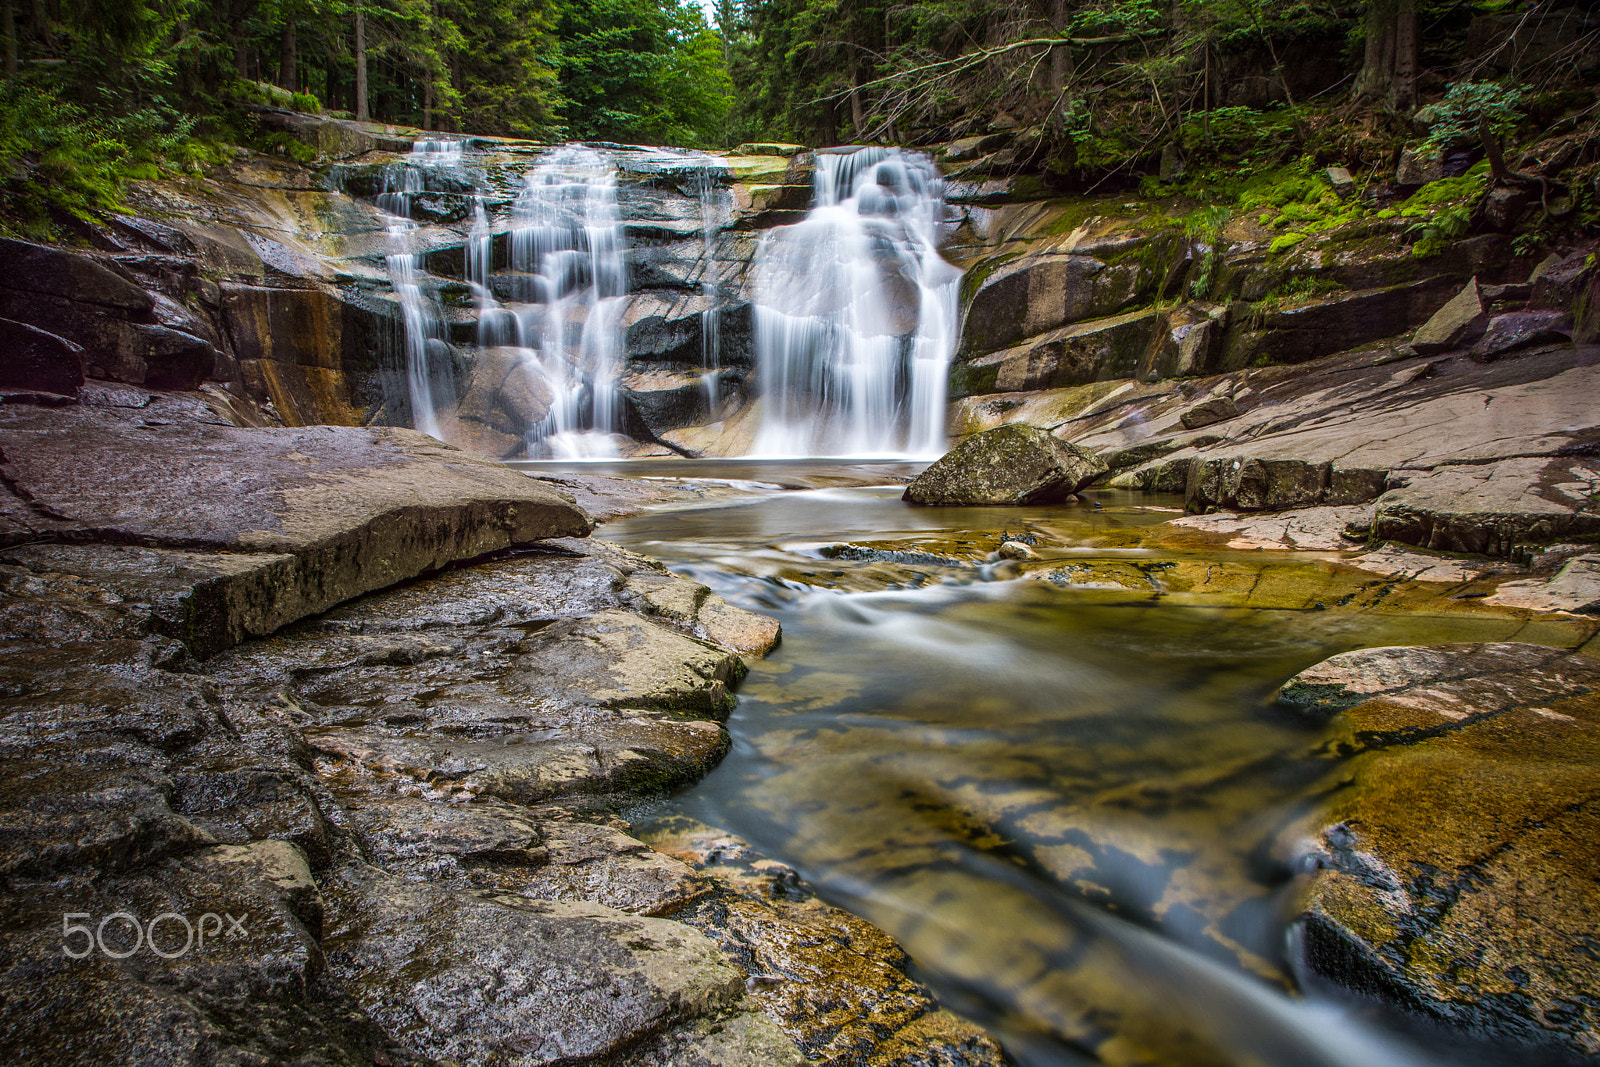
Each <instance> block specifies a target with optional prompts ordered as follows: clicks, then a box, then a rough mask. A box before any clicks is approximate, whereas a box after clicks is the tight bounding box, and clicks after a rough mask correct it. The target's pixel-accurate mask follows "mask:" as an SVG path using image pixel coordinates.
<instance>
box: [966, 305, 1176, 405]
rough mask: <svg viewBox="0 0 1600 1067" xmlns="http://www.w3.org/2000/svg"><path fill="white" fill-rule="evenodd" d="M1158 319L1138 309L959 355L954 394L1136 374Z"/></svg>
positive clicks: (1027, 388) (1056, 385)
mask: <svg viewBox="0 0 1600 1067" xmlns="http://www.w3.org/2000/svg"><path fill="white" fill-rule="evenodd" d="M1158 323H1159V317H1158V316H1157V315H1156V314H1154V313H1152V312H1147V311H1134V312H1129V313H1128V314H1126V315H1118V316H1115V317H1113V318H1109V319H1092V320H1090V321H1088V322H1081V323H1077V324H1075V325H1072V326H1066V327H1063V328H1062V329H1059V330H1052V331H1051V332H1049V333H1045V334H1041V335H1039V336H1038V337H1033V338H1029V339H1028V340H1027V341H1026V342H1025V343H1023V344H1021V345H1018V346H1016V347H1013V348H1007V349H1003V350H1001V351H999V352H991V353H989V354H988V355H984V356H978V357H976V358H973V359H963V358H961V357H959V356H958V357H957V360H956V363H955V364H954V365H953V366H952V367H951V370H950V387H951V394H952V395H953V396H972V395H974V394H979V393H1002V392H1003V393H1012V392H1022V391H1031V390H1035V389H1059V388H1062V387H1064V386H1069V385H1083V384H1086V383H1088V382H1095V381H1105V380H1108V379H1112V378H1131V377H1134V376H1135V375H1137V374H1138V371H1139V367H1140V364H1141V361H1142V360H1143V359H1144V357H1145V356H1146V355H1147V353H1149V352H1150V350H1151V347H1152V344H1153V342H1154V341H1155V339H1156V336H1157V327H1158Z"/></svg>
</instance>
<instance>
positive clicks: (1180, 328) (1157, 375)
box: [1138, 305, 1227, 382]
mask: <svg viewBox="0 0 1600 1067" xmlns="http://www.w3.org/2000/svg"><path fill="white" fill-rule="evenodd" d="M1226 314H1227V313H1226V310H1225V309H1207V308H1205V307H1200V306H1195V305H1181V306H1179V307H1175V308H1169V309H1166V310H1164V311H1161V312H1158V315H1159V316H1160V319H1161V322H1160V325H1159V326H1158V328H1157V329H1156V333H1155V337H1154V339H1153V340H1152V342H1151V345H1150V348H1149V349H1148V350H1147V351H1146V353H1145V355H1144V357H1143V358H1142V359H1140V361H1139V371H1138V378H1139V380H1140V381H1146V382H1149V381H1157V380H1159V379H1162V378H1186V377H1189V376H1191V375H1195V374H1203V373H1205V372H1206V371H1208V370H1211V369H1212V368H1213V366H1214V365H1215V360H1216V355H1217V351H1218V349H1219V347H1220V344H1219V342H1220V341H1221V340H1222V327H1223V321H1225V319H1226Z"/></svg>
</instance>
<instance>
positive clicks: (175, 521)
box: [0, 407, 591, 655]
mask: <svg viewBox="0 0 1600 1067" xmlns="http://www.w3.org/2000/svg"><path fill="white" fill-rule="evenodd" d="M0 452H3V454H4V458H5V463H4V465H3V468H0V469H3V470H4V473H5V478H6V481H7V482H8V483H9V484H10V485H12V486H13V487H15V489H16V490H17V491H20V492H23V493H26V494H27V500H28V505H27V506H26V507H23V506H22V504H21V502H20V501H18V502H17V503H16V504H15V505H13V506H12V509H11V510H10V512H9V514H8V517H9V518H11V519H12V522H13V523H14V524H15V527H16V532H14V533H12V534H10V535H9V537H8V539H9V540H10V542H11V543H15V542H17V541H19V540H24V539H27V540H36V541H38V540H43V541H67V540H70V541H76V542H85V541H90V542H93V541H100V542H130V541H131V542H136V543H142V544H144V545H148V546H152V548H155V549H167V550H170V551H174V552H178V553H181V554H182V555H180V556H177V557H172V561H173V562H176V563H177V564H178V565H179V570H178V571H176V572H174V574H173V576H172V577H171V578H169V579H166V584H165V586H164V587H163V588H164V589H165V593H163V594H162V595H164V596H168V597H170V598H171V599H172V600H173V601H175V602H176V603H179V604H182V605H183V607H182V611H181V614H180V618H179V619H178V620H175V621H176V624H177V625H178V626H180V627H181V629H182V634H181V636H182V638H183V639H184V640H185V641H187V642H190V643H191V645H192V647H194V649H195V651H196V652H197V653H199V654H202V655H203V654H208V653H210V652H214V651H217V650H218V649H219V648H225V647H227V646H229V645H231V644H233V643H235V642H237V641H238V640H240V639H242V638H243V637H245V636H250V635H259V634H265V633H270V632H272V631H273V630H276V629H277V628H279V627H281V626H283V625H285V624H286V623H288V622H290V621H292V620H294V619H296V618H300V617H303V616H305V615H308V614H312V613H315V612H318V611H324V610H326V609H328V608H330V607H332V606H333V605H334V604H337V603H339V602H340V601H342V600H347V599H349V598H350V597H353V596H356V595H358V594H360V593H364V592H368V591H370V590H373V589H379V588H382V587H384V586H388V585H392V584H394V583H395V582H398V581H402V580H404V579H406V578H410V577H414V576H415V575H417V574H419V573H421V572H423V571H427V570H433V569H437V568H439V567H441V566H444V565H446V564H448V563H451V562H454V561H456V560H461V559H469V558H472V557H475V556H479V555H482V554H484V553H486V552H491V551H496V550H498V549H502V548H506V547H509V546H511V545H516V544H525V543H527V542H529V541H535V540H539V539H541V538H546V537H559V536H566V535H571V534H585V533H587V532H588V531H589V529H590V528H591V524H590V520H589V518H588V516H587V515H585V514H584V513H583V512H582V511H581V510H579V509H578V508H577V507H576V506H575V505H573V504H572V503H571V502H570V499H568V498H565V497H562V496H561V495H559V494H557V493H555V492H554V491H552V490H551V489H550V488H548V487H547V486H544V485H543V484H541V483H538V482H535V481H532V480H530V479H527V478H524V477H523V476H521V475H519V474H516V473H514V472H512V471H510V470H507V469H506V468H504V467H501V466H499V465H498V464H494V463H491V462H488V461H486V460H480V459H477V458H475V457H472V456H469V455H467V454H466V453H462V452H459V451H457V450H455V449H452V448H449V447H448V446H444V445H440V444H438V443H437V442H435V441H433V440H432V439H431V438H428V437H425V436H424V435H422V434H419V433H416V432H415V431H412V430H396V429H353V428H342V427H314V428H308V429H303V430H242V429H236V428H233V427H222V426H214V425H206V424H184V425H169V424H167V423H166V422H164V421H162V420H159V419H152V420H149V421H146V419H144V418H141V417H140V414H139V412H137V411H133V412H124V411H121V410H118V409H100V408H87V407H81V408H71V409H61V410H59V411H42V410H40V409H32V410H31V411H27V412H24V411H22V410H20V409H3V410H0ZM196 553H198V555H196ZM223 553H226V554H223ZM158 555H159V553H157V554H151V553H149V552H147V553H146V557H145V562H139V563H138V567H139V568H147V567H148V568H151V569H153V570H154V571H159V570H160V569H161V568H162V567H163V566H166V567H171V565H172V563H170V562H169V563H166V564H163V563H161V562H159V561H158V560H157V556H158ZM138 573H139V571H138V570H137V569H136V571H135V574H136V575H137V574H138ZM135 580H136V581H145V580H146V579H144V578H137V577H136V579H135ZM156 584H157V585H158V586H161V585H162V581H161V580H159V579H158V580H157V582H156Z"/></svg>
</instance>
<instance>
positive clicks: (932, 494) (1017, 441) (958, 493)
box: [903, 426, 1107, 505]
mask: <svg viewBox="0 0 1600 1067" xmlns="http://www.w3.org/2000/svg"><path fill="white" fill-rule="evenodd" d="M1106 469H1107V468H1106V464H1105V461H1104V460H1102V459H1101V458H1100V457H1099V456H1097V455H1095V454H1094V453H1093V452H1089V451H1087V450H1085V449H1081V448H1078V447H1077V446H1076V445H1071V444H1068V443H1067V442H1065V441H1061V440H1058V439H1056V438H1054V437H1052V436H1050V434H1048V433H1046V432H1045V431H1044V430H1041V429H1038V428H1037V427H1034V426H1001V427H999V428H997V429H994V430H987V431H985V432H983V433H980V434H974V435H973V436H971V437H969V438H967V439H966V440H965V441H962V442H961V443H960V444H959V445H957V446H956V447H955V448H952V449H951V450H950V451H949V452H947V453H945V455H944V456H942V457H940V458H939V459H938V460H937V461H935V462H934V464H933V465H932V466H930V467H929V468H928V469H927V470H925V471H923V472H922V473H921V474H919V475H917V477H916V479H915V480H914V481H912V483H911V484H910V485H908V486H907V487H906V491H905V495H904V498H903V499H905V500H907V501H909V502H910V503H913V504H942V505H976V504H1047V503H1052V502H1054V501H1058V500H1062V499H1065V498H1066V497H1067V496H1069V495H1071V494H1073V493H1076V492H1077V491H1078V490H1079V489H1082V488H1083V487H1084V486H1086V485H1088V484H1089V483H1090V482H1092V481H1094V479H1095V478H1097V477H1099V476H1100V475H1102V474H1104V473H1105V472H1106Z"/></svg>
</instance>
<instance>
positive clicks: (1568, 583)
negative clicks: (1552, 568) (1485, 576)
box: [1484, 553, 1600, 615]
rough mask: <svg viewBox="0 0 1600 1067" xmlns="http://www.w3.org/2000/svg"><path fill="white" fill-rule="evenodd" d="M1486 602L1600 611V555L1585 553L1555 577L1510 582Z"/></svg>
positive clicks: (1587, 612) (1583, 612)
mask: <svg viewBox="0 0 1600 1067" xmlns="http://www.w3.org/2000/svg"><path fill="white" fill-rule="evenodd" d="M1484 603H1486V604H1496V605H1499V606H1501V607H1508V608H1526V609H1528V610H1530V611H1570V612H1573V613H1574V614H1579V615H1594V614H1596V613H1600V556H1597V555H1594V554H1593V553H1589V554H1585V555H1582V556H1579V557H1577V558H1576V559H1573V560H1569V561H1568V562H1567V563H1566V564H1564V565H1563V566H1562V568H1561V570H1560V571H1559V572H1557V574H1556V576H1555V577H1554V578H1550V579H1547V580H1546V579H1540V578H1530V579H1528V580H1526V581H1520V582H1506V583H1505V584H1504V585H1502V586H1500V588H1498V589H1496V590H1495V591H1494V594H1493V595H1492V596H1490V597H1488V598H1487V599H1485V601H1484Z"/></svg>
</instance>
